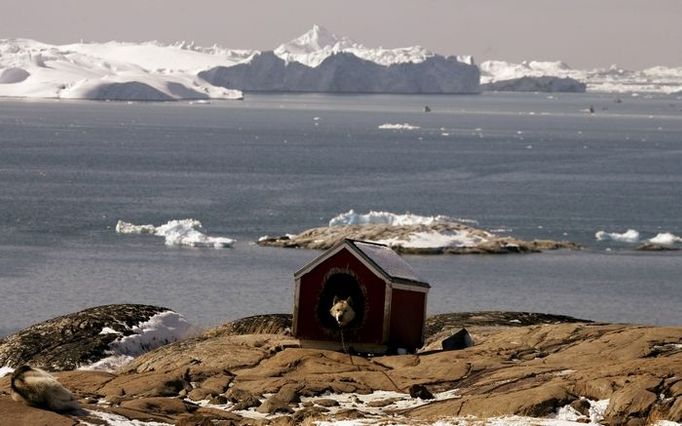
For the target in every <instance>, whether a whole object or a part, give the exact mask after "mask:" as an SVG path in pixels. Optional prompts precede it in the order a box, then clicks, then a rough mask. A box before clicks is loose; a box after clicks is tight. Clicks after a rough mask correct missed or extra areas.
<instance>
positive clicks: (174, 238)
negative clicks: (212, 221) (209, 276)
mask: <svg viewBox="0 0 682 426" xmlns="http://www.w3.org/2000/svg"><path fill="white" fill-rule="evenodd" d="M200 229H201V222H199V221H198V220H196V219H182V220H171V221H168V222H167V223H166V224H164V225H161V226H154V225H135V224H133V223H129V222H124V221H122V220H119V221H118V223H116V232H117V233H119V234H151V235H156V236H159V237H164V238H165V240H166V245H168V246H187V247H209V248H226V247H232V246H233V245H234V243H235V242H236V240H234V239H232V238H225V237H210V236H208V235H205V234H204V233H202V232H201V231H200Z"/></svg>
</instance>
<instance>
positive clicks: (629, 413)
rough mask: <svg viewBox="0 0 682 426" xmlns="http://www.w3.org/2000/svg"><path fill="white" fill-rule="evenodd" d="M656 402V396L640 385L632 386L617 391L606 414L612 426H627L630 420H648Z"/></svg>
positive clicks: (606, 421) (606, 418)
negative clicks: (625, 425)
mask: <svg viewBox="0 0 682 426" xmlns="http://www.w3.org/2000/svg"><path fill="white" fill-rule="evenodd" d="M655 402H656V395H655V394H654V393H653V392H650V391H648V390H646V388H645V387H643V386H641V385H639V384H631V385H628V386H625V387H624V388H623V389H620V390H618V391H616V392H615V393H614V394H613V395H612V396H611V398H610V401H609V406H608V407H607V408H606V412H605V413H604V421H605V423H607V424H610V425H622V424H626V423H627V422H629V421H630V420H636V419H646V417H647V416H648V415H649V412H650V411H651V408H652V406H653V404H654V403H655Z"/></svg>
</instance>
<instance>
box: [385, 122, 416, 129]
mask: <svg viewBox="0 0 682 426" xmlns="http://www.w3.org/2000/svg"><path fill="white" fill-rule="evenodd" d="M378 128H379V129H382V130H417V129H419V128H420V127H419V126H415V125H412V124H409V123H395V124H392V123H384V124H382V125H380V126H379V127H378Z"/></svg>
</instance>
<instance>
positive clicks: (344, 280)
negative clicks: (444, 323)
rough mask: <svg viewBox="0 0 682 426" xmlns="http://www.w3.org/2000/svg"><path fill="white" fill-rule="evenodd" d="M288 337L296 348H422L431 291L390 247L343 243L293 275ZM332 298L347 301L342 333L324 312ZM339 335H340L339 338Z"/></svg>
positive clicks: (364, 243) (363, 243)
mask: <svg viewBox="0 0 682 426" xmlns="http://www.w3.org/2000/svg"><path fill="white" fill-rule="evenodd" d="M294 280H295V292H294V318H293V333H294V336H295V337H296V338H298V339H300V340H301V345H302V346H304V347H305V346H308V347H322V348H328V349H335V350H338V349H342V342H341V338H342V337H343V338H344V341H345V345H346V346H347V347H352V348H353V349H354V350H356V351H358V352H370V353H384V352H386V351H387V350H388V349H392V350H397V349H400V348H402V349H406V350H408V351H410V352H413V351H415V350H416V349H418V348H420V347H421V346H422V345H423V343H424V321H425V318H426V297H427V294H428V291H429V288H430V287H431V286H430V285H429V284H428V283H426V282H424V281H421V280H420V279H419V278H417V275H416V273H415V272H414V270H413V269H412V267H410V265H408V264H407V262H405V261H404V260H403V258H402V257H400V256H399V255H398V254H397V253H396V252H394V251H393V250H392V249H391V248H389V247H387V246H385V245H382V244H376V243H370V242H364V241H356V240H350V239H346V240H344V241H342V242H340V243H339V244H337V245H335V246H334V247H332V248H330V249H329V250H327V251H326V252H324V253H323V254H322V255H320V256H319V257H317V258H316V259H315V260H313V261H312V262H310V263H308V264H307V265H305V266H304V267H303V268H301V269H300V270H299V271H298V272H296V273H295V274H294ZM335 298H340V299H348V298H351V299H352V307H353V310H354V313H355V317H354V319H353V320H352V321H351V322H350V323H348V324H347V325H345V326H344V327H343V328H341V327H340V326H339V324H338V323H337V322H336V321H335V319H334V318H333V317H332V316H331V314H330V313H329V309H330V308H331V306H332V304H333V301H334V299H335ZM342 333H343V336H342Z"/></svg>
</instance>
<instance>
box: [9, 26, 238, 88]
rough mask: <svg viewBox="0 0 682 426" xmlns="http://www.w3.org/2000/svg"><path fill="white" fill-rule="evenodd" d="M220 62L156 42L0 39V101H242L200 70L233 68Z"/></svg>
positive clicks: (224, 59) (229, 59)
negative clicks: (218, 66) (56, 42)
mask: <svg viewBox="0 0 682 426" xmlns="http://www.w3.org/2000/svg"><path fill="white" fill-rule="evenodd" d="M239 58H240V55H239V54H235V55H233V56H229V55H227V56H225V57H222V58H219V57H216V56H213V55H209V54H205V53H201V52H195V51H188V50H186V49H182V48H180V47H177V46H162V45H159V44H155V43H142V44H133V43H116V42H110V43H100V44H96V43H93V44H88V43H78V44H70V45H63V46H57V45H49V44H44V43H40V42H37V41H33V40H27V39H3V40H0V97H2V96H10V97H28V98H57V99H93V100H119V101H174V100H183V99H209V98H210V99H241V98H243V94H242V92H241V91H239V90H231V89H225V88H223V87H216V86H213V85H211V84H209V83H208V82H206V81H204V80H201V79H200V78H198V77H197V76H196V72H197V71H198V69H204V68H206V67H210V66H214V65H215V64H218V63H220V64H232V63H235V62H237V61H236V59H239Z"/></svg>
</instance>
